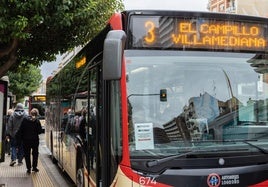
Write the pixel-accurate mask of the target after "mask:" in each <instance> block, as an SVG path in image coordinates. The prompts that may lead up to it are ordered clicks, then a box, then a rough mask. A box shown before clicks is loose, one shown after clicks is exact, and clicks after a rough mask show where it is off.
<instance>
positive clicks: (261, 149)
mask: <svg viewBox="0 0 268 187" xmlns="http://www.w3.org/2000/svg"><path fill="white" fill-rule="evenodd" d="M249 141H250V140H245V141H242V142H243V143H245V144H248V145H250V146H251V147H255V148H256V149H258V150H259V151H260V152H262V153H263V154H268V150H266V149H264V148H262V147H260V146H257V145H255V144H252V143H250V142H249ZM253 141H256V140H253Z"/></svg>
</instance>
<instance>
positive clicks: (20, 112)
mask: <svg viewBox="0 0 268 187" xmlns="http://www.w3.org/2000/svg"><path fill="white" fill-rule="evenodd" d="M25 117H27V113H26V112H25V110H24V108H23V104H22V103H18V104H17V105H16V107H15V110H14V112H13V114H12V115H11V116H10V117H9V119H8V124H7V129H6V130H7V134H8V135H9V138H10V146H11V162H10V166H14V165H15V164H16V159H18V165H22V159H23V147H22V144H19V143H18V142H17V141H16V138H15V135H16V133H17V131H18V129H19V128H20V125H21V122H22V120H23V118H25Z"/></svg>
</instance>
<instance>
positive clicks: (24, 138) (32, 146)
mask: <svg viewBox="0 0 268 187" xmlns="http://www.w3.org/2000/svg"><path fill="white" fill-rule="evenodd" d="M38 113H39V112H38V109H36V108H33V109H32V110H31V111H30V115H29V116H28V117H27V118H24V119H23V120H22V123H21V126H20V128H19V130H18V132H17V134H16V138H17V140H18V142H22V145H23V149H24V157H25V162H26V168H27V173H28V174H30V173H31V168H32V171H34V172H38V171H39V170H38V168H37V164H38V154H39V153H38V146H39V134H41V133H42V127H41V123H40V121H39V119H38V118H37V116H38ZM31 151H32V157H33V159H32V160H33V162H32V163H31Z"/></svg>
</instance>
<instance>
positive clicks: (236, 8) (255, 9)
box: [208, 0, 268, 17]
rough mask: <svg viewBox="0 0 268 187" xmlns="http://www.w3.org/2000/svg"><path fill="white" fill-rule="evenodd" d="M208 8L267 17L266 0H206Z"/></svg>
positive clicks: (267, 5) (212, 10)
mask: <svg viewBox="0 0 268 187" xmlns="http://www.w3.org/2000/svg"><path fill="white" fill-rule="evenodd" d="M208 10H209V11H211V12H224V13H234V14H243V15H252V16H261V17H268V0H208Z"/></svg>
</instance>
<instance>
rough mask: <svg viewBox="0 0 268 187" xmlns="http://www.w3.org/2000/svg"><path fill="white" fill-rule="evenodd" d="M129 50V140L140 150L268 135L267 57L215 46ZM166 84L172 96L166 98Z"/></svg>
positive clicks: (131, 144)
mask: <svg viewBox="0 0 268 187" xmlns="http://www.w3.org/2000/svg"><path fill="white" fill-rule="evenodd" d="M126 54H127V55H126V56H127V57H126V60H127V61H126V62H127V87H128V112H129V131H130V132H129V140H130V149H131V150H132V151H135V153H136V152H137V151H139V150H141V151H140V152H144V150H150V152H151V153H152V154H154V153H157V152H158V151H159V150H164V149H171V148H172V147H173V148H174V149H175V148H176V149H178V148H180V149H183V147H185V148H186V147H192V146H199V148H200V147H201V148H202V146H203V147H205V146H208V145H209V146H219V142H224V141H226V140H237V139H239V140H241V139H242V140H243V139H244V140H250V139H258V140H259V141H263V140H264V139H266V140H267V139H268V125H267V122H268V107H267V106H268V105H267V101H268V100H267V96H268V94H267V91H268V85H267V83H268V76H267V73H266V72H263V71H262V72H261V73H260V71H259V70H260V68H259V64H265V63H267V59H262V58H259V56H258V59H256V55H255V54H234V53H232V54H230V53H217V54H216V53H209V52H207V53H206V54H205V52H202V53H200V52H174V53H169V54H168V55H167V54H166V53H165V52H162V54H159V51H157V52H156V51H149V52H148V51H146V52H144V54H142V52H141V51H127V52H126ZM263 58H264V57H263ZM163 89H166V90H167V101H160V96H159V93H160V90H163ZM196 142H206V143H202V144H198V145H197V144H196ZM263 142H265V141H263ZM241 145H242V143H241ZM266 146H267V145H266ZM133 154H134V152H133Z"/></svg>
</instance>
